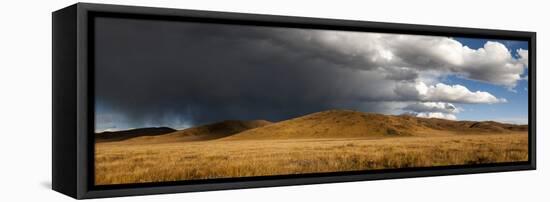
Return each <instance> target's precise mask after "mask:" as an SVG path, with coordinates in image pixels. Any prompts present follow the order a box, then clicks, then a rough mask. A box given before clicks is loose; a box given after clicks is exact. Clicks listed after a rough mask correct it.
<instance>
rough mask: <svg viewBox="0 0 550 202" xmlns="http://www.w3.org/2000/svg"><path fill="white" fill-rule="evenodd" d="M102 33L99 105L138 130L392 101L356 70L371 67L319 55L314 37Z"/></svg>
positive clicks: (107, 29) (221, 30) (230, 31)
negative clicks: (170, 122)
mask: <svg viewBox="0 0 550 202" xmlns="http://www.w3.org/2000/svg"><path fill="white" fill-rule="evenodd" d="M96 27H97V28H96V30H99V31H98V32H96V50H98V51H96V53H95V56H96V69H95V71H96V101H97V105H100V106H101V107H102V108H104V109H106V110H105V111H108V112H113V113H119V114H123V115H124V116H125V117H126V118H127V119H128V121H129V122H131V123H134V125H139V124H143V123H151V122H152V123H153V124H162V123H160V122H163V121H162V120H164V119H166V116H167V114H171V115H170V116H177V117H179V118H183V119H186V121H188V122H191V123H192V124H202V123H208V122H215V121H220V120H225V119H268V120H273V121H277V120H283V119H287V118H290V117H295V116H299V115H303V114H306V113H311V112H317V111H321V110H326V109H331V108H361V107H362V106H369V105H366V104H365V103H363V101H364V100H365V99H366V100H376V99H383V98H384V97H390V96H391V95H389V94H384V93H385V91H382V90H380V89H383V87H384V86H383V85H384V81H383V80H380V79H377V78H376V76H372V75H366V76H361V73H360V72H359V71H358V70H356V69H357V68H363V69H364V68H367V67H370V65H368V64H367V65H365V64H366V63H368V62H365V61H364V59H363V58H361V57H359V56H345V55H342V54H341V53H339V52H338V51H334V50H332V49H326V48H322V47H319V44H320V42H319V41H315V40H316V39H315V38H314V37H312V36H310V35H311V34H314V33H313V32H305V31H301V30H297V29H273V28H265V27H263V28H260V27H251V26H246V27H243V26H227V25H215V26H212V25H205V24H198V23H178V22H154V23H152V22H151V21H136V20H123V19H102V18H100V19H98V20H97V22H96ZM369 80H371V81H375V80H380V82H378V83H376V82H370V81H369ZM367 91H368V92H369V93H362V92H367ZM378 91H380V92H379V93H377V92H378ZM389 92H391V91H389ZM174 114H176V115H174ZM156 122H159V123H156Z"/></svg>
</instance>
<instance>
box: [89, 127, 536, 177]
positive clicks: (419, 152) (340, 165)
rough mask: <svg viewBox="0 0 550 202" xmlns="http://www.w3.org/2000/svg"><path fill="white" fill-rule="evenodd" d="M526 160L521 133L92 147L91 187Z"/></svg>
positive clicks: (524, 137)
mask: <svg viewBox="0 0 550 202" xmlns="http://www.w3.org/2000/svg"><path fill="white" fill-rule="evenodd" d="M527 159H528V135H527V132H510V133H495V134H477V135H476V134H466V135H445V136H431V137H418V136H416V137H415V136H408V137H388V138H326V139H322V138H321V139H320V138H317V139H286V140H285V139H276V140H224V139H219V140H210V141H189V142H173V143H155V144H151V143H143V144H141V143H139V142H137V143H136V142H134V143H129V142H125V141H120V142H101V143H96V144H95V183H96V185H105V184H126V183H143V182H165V181H179V180H194V179H212V178H230V177H247V176H268V175H286V174H300V173H319V172H337V171H355V170H373V169H392V168H407V167H430V166H447V165H472V164H483V163H497V162H517V161H527Z"/></svg>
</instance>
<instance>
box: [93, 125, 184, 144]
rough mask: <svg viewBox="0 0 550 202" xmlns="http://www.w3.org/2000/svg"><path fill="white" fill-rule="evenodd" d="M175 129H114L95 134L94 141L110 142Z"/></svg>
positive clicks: (165, 132)
mask: <svg viewBox="0 0 550 202" xmlns="http://www.w3.org/2000/svg"><path fill="white" fill-rule="evenodd" d="M175 131H176V130H174V129H172V128H168V127H158V128H139V129H132V130H124V131H116V132H102V133H96V134H95V141H96V142H110V141H121V140H126V139H130V138H134V137H140V136H156V135H163V134H167V133H171V132H175Z"/></svg>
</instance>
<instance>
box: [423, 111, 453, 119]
mask: <svg viewBox="0 0 550 202" xmlns="http://www.w3.org/2000/svg"><path fill="white" fill-rule="evenodd" d="M416 116H417V117H422V118H438V119H448V120H456V116H455V115H454V114H448V113H442V112H421V113H418V114H416Z"/></svg>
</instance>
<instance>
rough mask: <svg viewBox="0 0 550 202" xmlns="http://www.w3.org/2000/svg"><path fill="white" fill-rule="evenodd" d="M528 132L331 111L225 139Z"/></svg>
mask: <svg viewBox="0 0 550 202" xmlns="http://www.w3.org/2000/svg"><path fill="white" fill-rule="evenodd" d="M514 131H527V125H513V124H504V123H498V122H494V121H483V122H476V121H452V120H445V119H435V118H419V117H414V116H408V115H382V114H374V113H363V112H358V111H350V110H329V111H323V112H318V113H313V114H309V115H305V116H302V117H298V118H294V119H289V120H286V121H281V122H278V123H274V124H271V125H268V126H264V127H260V128H255V129H252V130H247V131H244V132H241V133H238V134H235V135H232V136H229V137H227V138H223V140H243V139H292V138H380V137H392V136H438V135H457V134H480V133H482V134H483V133H505V132H514Z"/></svg>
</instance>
